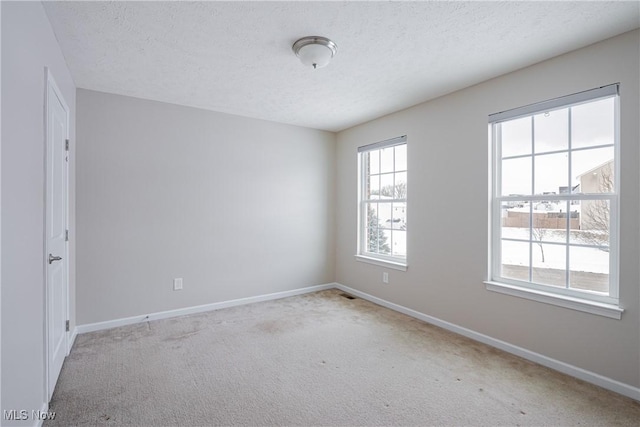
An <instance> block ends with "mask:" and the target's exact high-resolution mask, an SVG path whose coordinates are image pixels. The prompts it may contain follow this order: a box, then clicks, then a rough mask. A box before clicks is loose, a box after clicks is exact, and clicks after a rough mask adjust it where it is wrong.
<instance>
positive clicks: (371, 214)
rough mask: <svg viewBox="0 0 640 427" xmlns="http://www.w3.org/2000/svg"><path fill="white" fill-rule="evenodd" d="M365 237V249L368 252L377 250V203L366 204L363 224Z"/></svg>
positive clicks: (378, 232)
mask: <svg viewBox="0 0 640 427" xmlns="http://www.w3.org/2000/svg"><path fill="white" fill-rule="evenodd" d="M365 230H366V233H367V237H366V242H365V245H366V248H367V249H366V250H367V251H368V252H373V253H377V252H378V241H379V240H380V239H379V238H378V236H379V234H380V231H379V230H378V204H377V203H370V204H367V220H366V224H365Z"/></svg>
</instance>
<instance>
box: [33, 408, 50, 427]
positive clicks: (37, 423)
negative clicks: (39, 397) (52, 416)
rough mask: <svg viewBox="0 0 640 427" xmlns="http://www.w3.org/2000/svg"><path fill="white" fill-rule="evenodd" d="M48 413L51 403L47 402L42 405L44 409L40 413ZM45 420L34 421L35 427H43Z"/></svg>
mask: <svg viewBox="0 0 640 427" xmlns="http://www.w3.org/2000/svg"><path fill="white" fill-rule="evenodd" d="M47 412H49V403H47V402H45V403H43V404H42V408H41V409H40V413H41V414H46V413H47ZM31 415H33V414H29V416H31ZM44 421H45V420H40V419H33V425H34V426H35V427H41V426H42V424H43V423H44Z"/></svg>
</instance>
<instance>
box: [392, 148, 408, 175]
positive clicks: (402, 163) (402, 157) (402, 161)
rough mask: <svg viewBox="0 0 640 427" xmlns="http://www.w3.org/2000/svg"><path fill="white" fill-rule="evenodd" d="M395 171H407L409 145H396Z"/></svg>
mask: <svg viewBox="0 0 640 427" xmlns="http://www.w3.org/2000/svg"><path fill="white" fill-rule="evenodd" d="M395 150H396V153H395V156H396V157H395V162H396V164H395V170H396V172H398V171H406V170H407V144H402V145H396V146H395Z"/></svg>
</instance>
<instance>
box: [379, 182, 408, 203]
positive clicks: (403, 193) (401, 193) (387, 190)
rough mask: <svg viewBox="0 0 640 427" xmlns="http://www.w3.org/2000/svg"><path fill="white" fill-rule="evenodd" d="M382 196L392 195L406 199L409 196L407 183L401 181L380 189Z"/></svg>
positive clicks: (395, 197)
mask: <svg viewBox="0 0 640 427" xmlns="http://www.w3.org/2000/svg"><path fill="white" fill-rule="evenodd" d="M380 195H381V196H386V197H392V198H394V199H406V198H407V183H406V182H399V183H397V184H396V185H395V186H394V185H387V186H384V187H382V189H381V190H380Z"/></svg>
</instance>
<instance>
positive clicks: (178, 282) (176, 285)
mask: <svg viewBox="0 0 640 427" xmlns="http://www.w3.org/2000/svg"><path fill="white" fill-rule="evenodd" d="M173 290H174V291H181V290H182V277H179V278H177V279H173Z"/></svg>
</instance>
